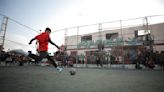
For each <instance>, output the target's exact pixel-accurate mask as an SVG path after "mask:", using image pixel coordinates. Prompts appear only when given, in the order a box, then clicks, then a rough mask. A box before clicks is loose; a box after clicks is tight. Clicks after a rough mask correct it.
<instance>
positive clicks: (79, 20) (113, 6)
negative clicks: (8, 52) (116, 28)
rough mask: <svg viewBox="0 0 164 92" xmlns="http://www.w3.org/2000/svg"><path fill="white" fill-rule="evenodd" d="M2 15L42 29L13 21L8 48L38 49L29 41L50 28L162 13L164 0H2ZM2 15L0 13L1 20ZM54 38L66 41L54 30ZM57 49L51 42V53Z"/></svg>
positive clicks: (62, 42) (58, 41)
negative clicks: (30, 44)
mask: <svg viewBox="0 0 164 92" xmlns="http://www.w3.org/2000/svg"><path fill="white" fill-rule="evenodd" d="M0 14H3V15H6V16H8V17H9V18H11V19H14V20H16V21H18V22H20V23H22V24H23V25H26V26H28V27H30V28H32V29H35V30H36V31H38V32H35V31H33V30H30V29H28V28H25V27H23V26H21V25H19V24H17V23H15V22H13V21H11V20H9V22H8V27H7V34H6V39H8V40H9V41H5V47H6V49H19V48H20V49H22V48H23V49H24V50H33V51H34V49H35V47H36V46H35V43H33V45H32V46H29V45H28V41H29V40H30V39H31V38H33V37H35V35H37V34H39V32H40V31H39V30H42V31H44V29H45V28H46V27H50V28H51V29H52V30H53V31H55V30H60V29H64V28H67V27H74V26H80V25H87V24H94V23H100V22H106V21H114V20H124V19H130V18H137V17H144V16H149V15H161V14H164V0H0ZM2 18H3V17H2V16H1V15H0V21H2ZM51 37H52V38H53V39H52V41H53V42H55V43H57V44H58V45H62V44H64V32H58V33H53V34H51ZM11 41H15V42H17V43H14V42H11ZM18 43H21V44H18ZM55 50H56V48H55V47H53V46H51V45H50V52H54V51H55Z"/></svg>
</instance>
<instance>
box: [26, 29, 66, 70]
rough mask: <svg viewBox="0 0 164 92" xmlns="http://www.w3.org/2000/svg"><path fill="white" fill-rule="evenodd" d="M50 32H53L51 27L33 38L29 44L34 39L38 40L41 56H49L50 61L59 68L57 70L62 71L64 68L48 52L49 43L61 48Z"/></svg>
mask: <svg viewBox="0 0 164 92" xmlns="http://www.w3.org/2000/svg"><path fill="white" fill-rule="evenodd" d="M50 33H51V29H50V28H46V29H45V32H43V33H41V34H39V35H37V36H35V38H33V39H31V41H30V42H29V44H31V43H32V42H33V41H34V40H37V41H38V42H39V48H38V52H39V56H40V57H41V59H43V58H47V59H48V60H49V61H51V63H52V64H53V66H54V67H55V68H57V70H59V72H61V71H62V70H63V69H62V68H60V67H58V66H57V64H56V63H55V61H54V60H53V59H52V58H51V57H50V56H49V55H48V52H47V51H48V43H51V44H52V45H54V46H56V47H57V48H58V49H60V48H59V47H58V46H57V45H56V44H55V43H53V42H52V41H51V38H50Z"/></svg>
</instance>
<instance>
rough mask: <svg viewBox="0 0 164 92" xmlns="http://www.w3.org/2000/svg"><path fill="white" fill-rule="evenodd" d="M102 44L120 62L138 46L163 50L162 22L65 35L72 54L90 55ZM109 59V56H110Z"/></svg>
mask: <svg viewBox="0 0 164 92" xmlns="http://www.w3.org/2000/svg"><path fill="white" fill-rule="evenodd" d="M99 44H102V45H103V47H104V49H103V50H104V51H105V53H107V54H108V55H114V57H117V58H119V61H120V62H129V61H130V60H129V59H128V58H129V56H128V54H129V53H130V52H133V51H134V52H136V53H137V49H138V48H141V47H142V48H147V49H152V50H153V51H154V52H156V51H158V52H161V51H163V50H164V23H158V24H152V25H140V26H131V27H124V28H121V29H114V30H103V29H102V30H101V31H99V32H95V33H90V34H85V35H74V36H67V37H66V38H65V45H66V46H67V53H68V54H69V55H73V56H79V55H84V56H86V55H88V52H90V53H89V55H91V52H96V51H97V50H98V45H99ZM110 59H111V58H110Z"/></svg>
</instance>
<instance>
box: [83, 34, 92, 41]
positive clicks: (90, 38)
mask: <svg viewBox="0 0 164 92" xmlns="http://www.w3.org/2000/svg"><path fill="white" fill-rule="evenodd" d="M91 40H92V35H88V36H82V37H81V41H91Z"/></svg>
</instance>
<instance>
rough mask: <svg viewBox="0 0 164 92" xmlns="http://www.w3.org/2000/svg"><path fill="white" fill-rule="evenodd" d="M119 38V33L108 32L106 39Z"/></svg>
mask: <svg viewBox="0 0 164 92" xmlns="http://www.w3.org/2000/svg"><path fill="white" fill-rule="evenodd" d="M117 38H118V33H108V34H106V39H107V40H114V39H117Z"/></svg>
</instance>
